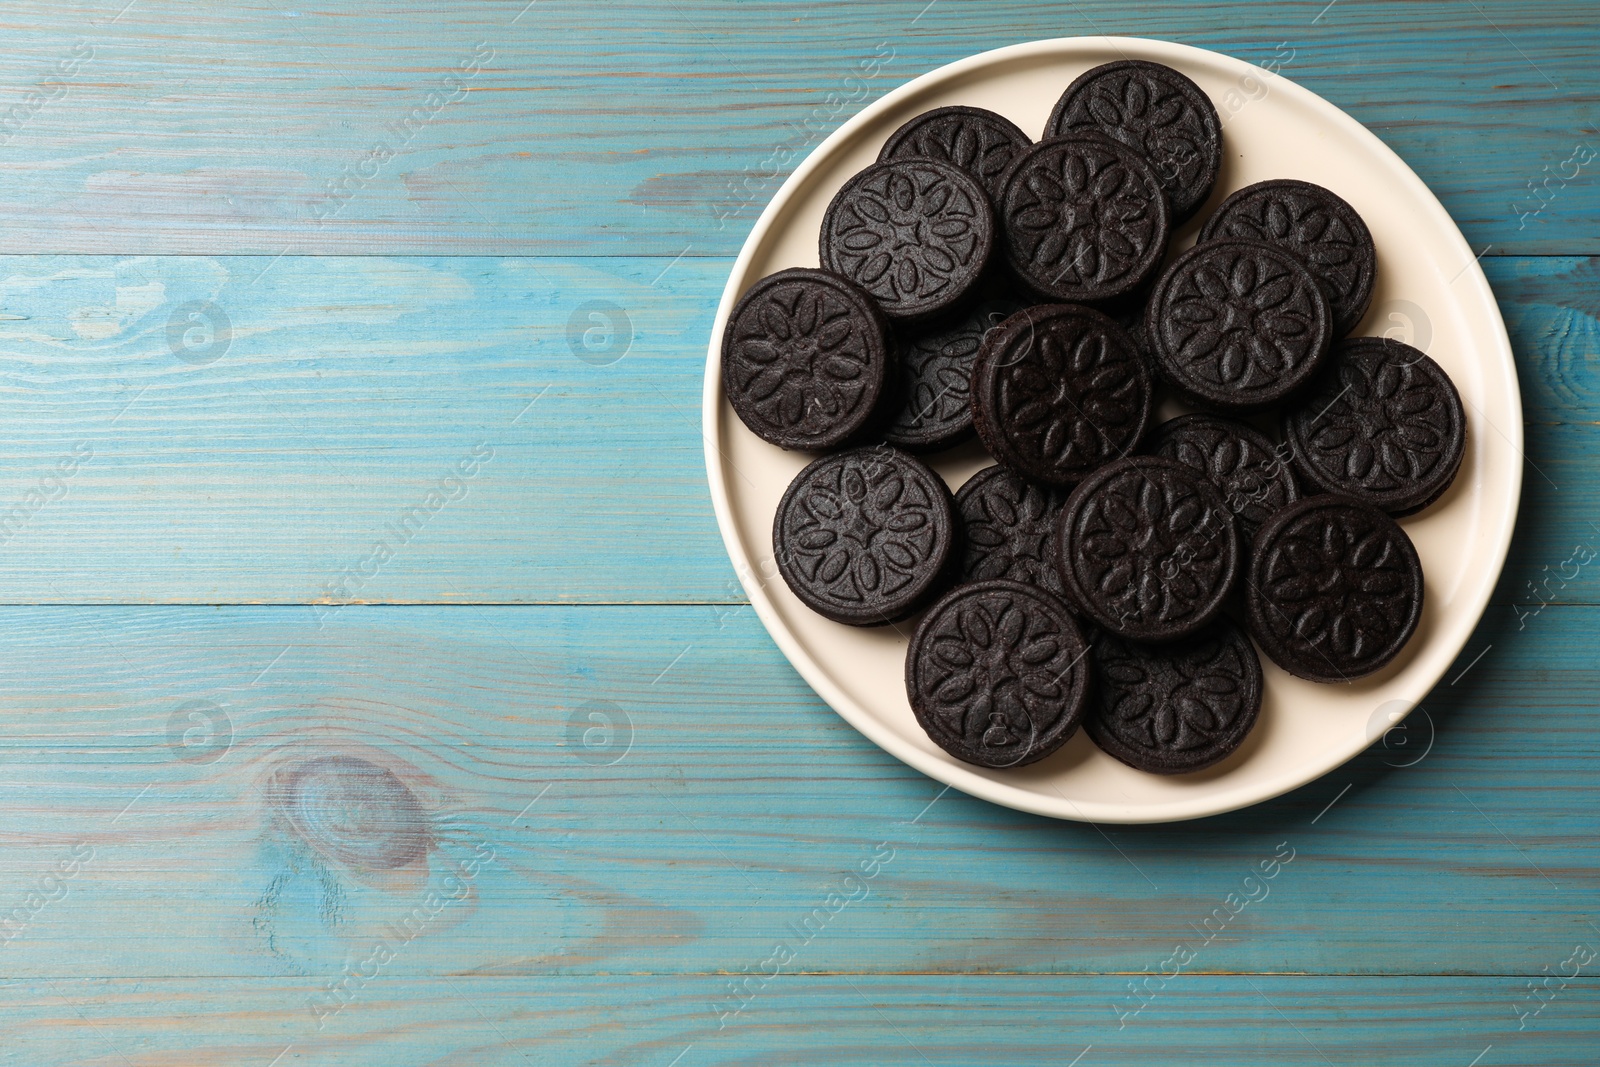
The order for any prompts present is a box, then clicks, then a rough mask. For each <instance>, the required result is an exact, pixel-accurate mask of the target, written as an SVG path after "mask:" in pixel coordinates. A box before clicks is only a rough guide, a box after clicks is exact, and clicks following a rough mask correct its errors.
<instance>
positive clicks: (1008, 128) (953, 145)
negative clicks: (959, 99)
mask: <svg viewBox="0 0 1600 1067" xmlns="http://www.w3.org/2000/svg"><path fill="white" fill-rule="evenodd" d="M1031 144H1033V139H1032V138H1031V137H1029V136H1028V135H1027V134H1025V133H1023V132H1022V131H1021V130H1019V129H1018V128H1017V124H1016V123H1014V122H1012V121H1011V120H1010V119H1008V118H1006V117H1005V116H1004V115H997V114H995V113H994V112H993V111H988V110H985V109H984V108H981V107H960V106H956V107H938V108H934V109H933V110H932V111H925V112H923V113H922V114H920V115H918V116H917V117H916V118H914V119H912V120H911V121H909V122H907V123H906V124H905V125H904V126H901V127H900V128H899V129H898V130H896V131H894V132H893V133H891V134H890V135H889V139H888V140H887V141H885V142H884V145H883V151H881V152H879V153H878V161H879V162H886V161H888V160H894V159H937V160H939V161H941V162H944V163H949V164H951V165H953V166H957V167H960V168H961V169H962V170H964V171H966V172H967V173H968V174H970V175H972V176H973V177H974V178H976V179H978V181H979V182H981V183H982V185H983V188H984V190H985V191H986V192H987V193H988V194H989V196H990V198H991V199H998V198H999V196H1000V189H1001V180H1002V179H1003V178H1004V177H1005V172H1006V170H1007V169H1008V168H1009V167H1010V166H1011V164H1012V162H1013V161H1014V160H1015V159H1016V158H1017V156H1019V155H1021V154H1022V152H1023V151H1024V150H1026V149H1027V148H1028V146H1029V145H1031Z"/></svg>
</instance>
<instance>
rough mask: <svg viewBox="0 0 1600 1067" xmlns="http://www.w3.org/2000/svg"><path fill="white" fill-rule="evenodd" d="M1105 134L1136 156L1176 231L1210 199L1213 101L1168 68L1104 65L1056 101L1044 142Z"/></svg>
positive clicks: (1218, 131) (1218, 134) (1215, 129)
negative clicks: (1150, 174)
mask: <svg viewBox="0 0 1600 1067" xmlns="http://www.w3.org/2000/svg"><path fill="white" fill-rule="evenodd" d="M1085 130H1094V131H1098V132H1100V133H1104V134H1106V135H1108V136H1110V137H1112V138H1114V139H1115V140H1117V141H1119V142H1120V143H1122V144H1124V145H1127V146H1128V147H1129V148H1131V149H1133V150H1134V151H1135V152H1138V153H1140V154H1141V155H1143V156H1144V158H1145V159H1146V160H1147V161H1148V162H1149V163H1150V166H1151V168H1152V169H1153V170H1154V171H1155V172H1156V177H1157V178H1159V179H1160V181H1161V188H1162V190H1163V191H1165V193H1166V195H1167V202H1168V203H1169V204H1170V205H1171V208H1172V225H1173V226H1174V227H1176V226H1179V225H1181V224H1182V223H1183V222H1185V221H1186V220H1187V219H1189V218H1190V217H1191V216H1193V215H1194V213H1195V212H1196V211H1198V210H1199V209H1200V205H1201V204H1204V203H1205V202H1206V198H1207V197H1209V196H1210V195H1211V187H1212V186H1213V185H1215V184H1216V181H1217V172H1218V171H1219V170H1220V169H1221V167H1222V119H1221V118H1220V117H1219V116H1218V115H1217V109H1216V107H1215V105H1213V104H1212V103H1211V98H1210V97H1209V96H1207V95H1206V94H1205V91H1204V90H1203V89H1201V88H1200V87H1199V86H1198V85H1196V84H1195V83H1194V82H1192V81H1190V80H1189V79H1188V78H1187V77H1185V76H1184V75H1183V74H1180V73H1179V72H1178V71H1176V70H1173V69H1172V68H1171V67H1168V66H1165V65H1163V64H1160V63H1149V62H1146V61H1144V60H1139V59H1127V60H1120V61H1118V62H1115V63H1104V64H1101V65H1100V66H1098V67H1095V68H1094V69H1093V70H1089V71H1086V72H1085V73H1083V74H1081V75H1079V76H1078V78H1077V79H1076V80H1075V81H1073V83H1072V84H1071V85H1069V86H1067V91H1066V92H1064V93H1062V94H1061V99H1060V100H1058V101H1057V102H1056V106H1055V109H1054V110H1053V111H1051V113H1050V121H1049V122H1048V123H1046V124H1045V136H1046V137H1061V136H1065V135H1069V134H1077V133H1080V132H1082V131H1085Z"/></svg>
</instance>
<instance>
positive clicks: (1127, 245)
mask: <svg viewBox="0 0 1600 1067" xmlns="http://www.w3.org/2000/svg"><path fill="white" fill-rule="evenodd" d="M995 210H996V213H997V214H998V216H999V220H1000V227H1001V230H1002V231H1003V233H1004V243H1005V252H1006V262H1007V264H1008V265H1009V266H1010V268H1011V270H1012V272H1013V273H1014V274H1015V275H1016V276H1017V277H1018V278H1019V279H1020V280H1021V281H1022V283H1023V284H1024V285H1026V286H1027V287H1028V288H1029V289H1031V290H1033V291H1034V292H1035V293H1037V294H1039V295H1040V296H1041V297H1043V298H1045V299H1047V300H1058V301H1066V302H1070V303H1079V304H1097V303H1098V304H1105V303H1111V302H1115V301H1119V300H1125V299H1127V298H1130V296H1131V294H1133V293H1135V292H1136V291H1137V290H1138V289H1139V288H1140V287H1141V286H1143V285H1144V284H1145V283H1146V282H1148V281H1149V280H1150V279H1151V277H1152V276H1154V274H1155V272H1156V271H1157V270H1158V269H1160V267H1161V260H1162V258H1163V257H1164V256H1165V255H1166V251H1167V237H1168V236H1169V234H1170V232H1171V216H1170V213H1169V210H1168V208H1167V200H1166V195H1165V193H1163V192H1162V189H1161V182H1160V181H1159V180H1158V179H1157V178H1156V174H1155V171H1153V170H1151V169H1150V164H1149V163H1147V162H1145V160H1144V157H1143V156H1141V155H1139V154H1138V153H1137V152H1135V151H1133V149H1131V148H1128V147H1127V146H1126V145H1123V144H1121V143H1119V142H1117V141H1114V140H1112V139H1111V138H1109V137H1104V136H1096V137H1056V138H1052V139H1050V140H1047V141H1040V142H1039V143H1038V144H1036V145H1034V146H1033V147H1032V148H1030V149H1028V150H1027V151H1026V152H1024V153H1022V155H1020V156H1018V157H1017V160H1016V162H1015V163H1014V164H1012V167H1011V172H1010V174H1009V175H1007V177H1006V181H1005V189H1004V190H1003V192H1002V193H1001V196H1000V199H999V200H998V201H997V202H996V204H995Z"/></svg>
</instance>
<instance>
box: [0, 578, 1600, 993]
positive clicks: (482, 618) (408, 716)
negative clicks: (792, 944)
mask: <svg viewBox="0 0 1600 1067" xmlns="http://www.w3.org/2000/svg"><path fill="white" fill-rule="evenodd" d="M1597 612H1600V609H1595V608H1562V607H1555V608H1551V609H1549V611H1548V612H1546V613H1545V614H1544V615H1543V616H1541V618H1540V619H1539V620H1538V622H1539V625H1540V626H1541V627H1542V630H1541V631H1540V632H1539V634H1538V639H1537V640H1534V639H1533V638H1532V637H1528V636H1524V637H1519V636H1518V634H1517V632H1516V630H1515V620H1514V619H1512V618H1511V617H1510V613H1509V612H1505V611H1498V612H1496V613H1494V614H1493V615H1492V616H1491V618H1490V620H1489V621H1487V622H1486V623H1485V624H1484V625H1483V626H1482V627H1480V629H1479V631H1478V633H1477V635H1476V636H1475V637H1474V638H1473V641H1472V642H1471V644H1470V645H1469V649H1468V654H1467V655H1464V656H1463V661H1462V663H1461V664H1460V666H1459V667H1458V669H1457V672H1456V673H1457V674H1458V675H1460V676H1459V677H1456V680H1455V682H1454V683H1453V684H1451V683H1447V684H1445V685H1442V686H1441V687H1440V689H1439V691H1438V692H1437V693H1436V694H1434V696H1433V697H1431V698H1430V699H1429V701H1428V702H1427V704H1426V705H1425V708H1426V709H1427V715H1425V716H1424V715H1422V714H1421V713H1418V715H1417V717H1416V719H1415V720H1414V722H1415V724H1416V726H1417V728H1418V732H1417V733H1414V734H1410V735H1408V736H1409V744H1408V745H1407V746H1402V745H1400V744H1399V743H1398V741H1396V742H1395V743H1394V744H1391V745H1390V746H1389V747H1388V748H1382V747H1380V748H1377V749H1374V750H1371V751H1369V752H1368V753H1367V754H1365V755H1363V756H1362V757H1360V758H1359V759H1358V760H1356V761H1354V762H1353V763H1351V764H1350V765H1348V766H1347V767H1345V768H1342V769H1340V770H1338V771H1336V772H1334V773H1331V774H1329V775H1328V776H1327V777H1326V778H1324V779H1322V780H1321V781H1318V782H1316V783H1313V784H1312V785H1309V786H1307V787H1306V788H1304V789H1302V790H1300V791H1298V792H1296V793H1294V794H1292V795H1290V796H1288V797H1285V798H1282V799H1280V800H1278V801H1275V802H1272V803H1268V804H1264V805H1260V806H1258V807H1255V808H1251V809H1249V810H1247V811H1243V812H1239V813H1235V814H1233V815H1228V816H1222V817H1218V818H1213V819H1209V820H1205V821H1203V822H1199V823H1192V824H1177V825H1172V826H1164V827H1163V826H1152V827H1123V828H1105V829H1103V830H1102V829H1098V828H1095V827H1091V826H1085V825H1076V824H1067V823H1057V822H1053V821H1051V820H1047V819H1042V818H1037V817H1033V816H1028V815H1023V814H1020V813H1017V812H1014V811H1010V810H1007V809H1002V808H998V807H994V806H991V805H989V804H986V803H983V802H981V801H977V800H973V799H971V798H968V797H966V796H964V795H962V794H960V793H957V792H954V791H951V792H949V793H947V794H941V789H940V787H939V786H937V784H936V783H933V782H931V781H930V780H928V779H926V778H924V777H922V776H921V775H919V774H917V773H915V772H913V771H911V770H909V769H908V768H906V767H905V766H903V765H902V764H900V763H898V762H897V761H895V760H894V759H892V758H891V757H889V756H887V755H886V754H884V753H882V752H880V751H879V750H878V749H876V748H875V747H873V746H872V745H871V744H869V743H868V742H866V741H865V740H863V739H862V738H861V737H860V736H859V735H857V734H856V733H855V732H854V731H853V730H852V729H851V728H850V727H849V726H847V725H846V724H845V723H844V722H843V721H842V720H840V719H838V718H837V717H836V716H835V715H834V714H833V713H832V712H831V711H829V710H828V709H827V708H826V707H825V706H823V705H822V704H821V703H820V702H819V701H818V700H817V698H816V697H815V696H814V695H813V694H812V693H811V692H810V691H809V690H808V689H807V687H806V686H805V685H804V683H803V682H801V681H800V680H799V678H798V677H796V676H795V675H794V673H793V672H792V671H791V670H790V669H789V668H788V666H787V665H786V664H785V663H784V662H783V660H782V659H781V658H780V657H779V655H778V654H777V652H776V651H775V650H774V649H773V648H772V646H771V644H770V642H769V640H768V638H767V637H766V635H765V633H764V632H763V631H762V630H761V628H760V626H759V624H758V623H757V621H756V620H755V619H754V617H753V615H752V614H751V613H750V611H749V609H748V608H743V609H737V608H734V609H730V608H727V607H713V606H699V607H573V606H567V607H488V608H482V607H469V606H454V607H433V606H405V607H393V608H348V609H345V610H344V611H342V612H340V613H338V614H337V615H335V616H334V617H332V618H331V619H329V620H327V622H326V625H324V626H323V627H322V628H321V629H320V630H319V629H318V628H317V624H316V620H315V618H314V617H313V616H312V613H311V612H310V611H309V610H308V609H306V608H304V607H298V608H289V607H283V608H268V607H253V608H252V607H235V608H198V607H197V608H175V607H165V608H151V607H142V608H134V607H128V608H72V607H28V608H13V609H6V610H4V611H0V760H3V761H4V764H5V774H4V775H3V776H0V778H3V784H0V847H3V848H4V850H5V854H6V856H7V862H6V864H5V865H4V866H3V867H0V917H4V916H5V915H7V914H10V915H12V916H14V917H16V922H17V923H19V924H20V926H19V927H18V928H17V929H16V930H15V936H12V937H11V938H10V939H9V942H8V943H7V944H6V945H5V961H6V971H5V973H6V974H7V975H10V976H13V977H18V978H37V977H40V976H76V977H93V976H106V975H127V976H132V975H151V976H154V975H189V976H202V975H206V976H217V977H225V976H252V975H253V976H271V975H280V974H311V975H319V974H328V973H333V972H337V971H338V970H339V968H341V967H342V966H344V963H345V961H346V960H348V959H350V958H351V956H352V954H354V953H358V952H360V951H363V950H364V946H366V944H367V943H368V940H369V939H370V938H371V937H372V936H374V934H375V932H381V931H383V930H386V929H388V928H389V926H390V925H391V924H394V923H398V922H402V921H404V920H405V917H406V916H408V915H411V914H412V912H413V910H414V909H416V908H419V907H421V908H423V909H424V911H425V912H427V913H429V914H427V915H425V917H426V918H428V919H429V922H428V924H427V925H428V927H429V930H430V934H429V936H428V937H426V938H418V939H417V940H416V941H415V944H414V945H412V946H411V947H410V948H409V949H408V951H407V952H406V954H405V956H404V958H403V959H400V960H396V961H395V963H394V965H393V973H394V974H397V975H398V974H419V975H441V974H464V973H475V974H504V975H526V974H619V973H639V972H648V973H661V972H667V973H679V972H688V973H701V972H711V971H734V972H737V971H739V970H740V969H741V968H744V967H747V966H748V967H752V968H755V967H757V966H758V965H759V964H760V962H761V961H762V960H763V959H764V958H765V957H766V954H767V953H768V952H769V951H770V950H771V946H772V944H773V942H774V940H775V939H781V938H785V937H795V936H800V935H799V934H796V932H795V931H810V932H812V934H813V936H812V937H810V938H807V944H806V947H805V953H804V961H803V969H805V970H808V971H819V972H834V971H845V972H862V971H866V972H874V973H893V972H900V971H916V972H932V973H941V974H942V973H955V972H1029V973H1032V972H1066V973H1084V972H1088V973H1103V972H1121V971H1128V972H1135V973H1137V972H1141V971H1143V970H1146V969H1149V970H1152V971H1155V970H1158V969H1159V965H1160V963H1161V961H1162V960H1164V959H1165V958H1166V957H1167V956H1168V954H1169V953H1170V952H1171V951H1172V946H1173V944H1174V943H1176V942H1178V941H1185V942H1190V941H1199V940H1200V939H1204V943H1203V948H1201V947H1200V946H1199V945H1197V946H1196V948H1197V959H1195V960H1194V961H1193V964H1192V966H1191V967H1189V968H1188V971H1189V972H1190V973H1202V972H1204V973H1233V972H1245V973H1260V972H1277V973H1283V972H1290V973H1293V972H1314V973H1387V974H1417V973H1439V972H1446V973H1487V974H1520V975H1530V976H1538V975H1542V974H1543V973H1544V972H1543V971H1542V968H1544V967H1545V966H1546V965H1550V966H1551V967H1552V970H1553V969H1554V964H1555V963H1556V962H1557V961H1559V960H1560V959H1562V958H1564V956H1565V954H1566V953H1567V952H1568V951H1570V949H1571V946H1572V944H1575V943H1577V942H1585V943H1588V944H1590V945H1593V946H1595V947H1597V948H1600V930H1595V929H1594V926H1600V915H1597V914H1595V913H1594V911H1593V909H1592V904H1593V900H1594V893H1595V891H1596V890H1597V889H1600V843H1597V842H1600V833H1597V832H1596V831H1597V829H1600V815H1597V814H1596V813H1597V812H1600V772H1597V770H1596V768H1597V767H1600V736H1597V734H1596V732H1595V730H1594V729H1593V719H1594V692H1595V690H1596V686H1597V684H1600V676H1597V670H1600V668H1597V667H1596V664H1595V662H1594V657H1593V655H1592V654H1591V648H1590V646H1591V644H1592V634H1593V632H1594V629H1595V626H1596V624H1597V622H1600V614H1597ZM1485 646H1488V651H1487V652H1486V653H1483V654H1481V655H1480V653H1481V652H1482V650H1483V649H1484V648H1485ZM1468 655H1470V656H1471V657H1472V661H1471V662H1467V656H1468ZM1508 709H1515V712H1514V713H1510V712H1509V711H1508ZM1424 726H1426V727H1427V730H1428V733H1429V736H1424V733H1423V728H1424ZM1419 757H1420V759H1419ZM1412 763H1414V764H1415V765H1413V766H1406V764H1412ZM1275 857H1288V858H1287V861H1286V862H1281V863H1279V862H1274V860H1275ZM462 864H468V865H469V867H471V868H472V869H471V873H470V875H468V876H466V877H463V876H462V874H461V873H460V872H461V871H462V867H461V865H462ZM1263 864H1265V865H1266V868H1267V869H1270V870H1271V873H1272V875H1273V877H1272V878H1270V879H1267V880H1265V881H1263V880H1262V878H1261V873H1262V870H1263V867H1262V865H1263ZM66 868H73V869H72V870H71V871H70V873H69V874H67V875H65V876H63V875H62V874H61V873H60V872H61V871H63V870H65V869H66ZM47 878H52V879H54V880H53V881H51V882H48V883H47V882H46V881H45V880H46V879H47ZM1247 879H1253V880H1247ZM1263 887H1264V888H1263ZM430 893H435V894H442V895H443V896H442V897H441V898H440V899H444V898H448V897H457V898H459V900H458V901H452V902H450V903H437V902H435V903H433V904H430V898H429V894H430ZM41 894H42V896H41ZM834 894H842V896H836V895H834ZM1230 894H1231V895H1232V896H1231V897H1230ZM850 897H854V898H855V899H853V900H850V899H848V898H850ZM1246 898H1254V900H1253V902H1250V903H1245V902H1244V901H1245V900H1246ZM18 909H20V910H18ZM818 909H822V910H821V911H819V910H818ZM1591 924H1593V925H1591Z"/></svg>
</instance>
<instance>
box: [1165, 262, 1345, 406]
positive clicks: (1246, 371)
mask: <svg viewBox="0 0 1600 1067" xmlns="http://www.w3.org/2000/svg"><path fill="white" fill-rule="evenodd" d="M1146 325H1147V334H1146V337H1147V340H1148V342H1149V345H1150V350H1151V352H1152V353H1153V354H1154V355H1155V359H1156V369H1157V371H1158V372H1159V373H1160V374H1161V376H1162V377H1163V378H1164V379H1166V380H1167V381H1168V382H1169V383H1171V385H1172V386H1173V387H1174V388H1176V389H1177V390H1179V391H1180V392H1182V393H1183V394H1185V395H1187V396H1189V397H1192V398H1194V400H1196V401H1197V402H1198V403H1201V404H1205V405H1207V406H1208V407H1213V408H1217V409H1219V410H1222V411H1228V412H1235V413H1242V412H1247V411H1259V410H1261V409H1262V408H1266V407H1270V406H1271V405H1273V404H1275V403H1277V402H1278V401H1280V400H1282V399H1283V398H1284V397H1286V396H1289V395H1290V394H1291V393H1293V392H1294V391H1295V390H1297V389H1299V388H1300V387H1301V386H1302V385H1304V384H1305V383H1306V382H1307V381H1308V380H1310V378H1311V376H1312V375H1314V374H1315V373H1316V372H1317V369H1318V368H1319V367H1320V366H1321V365H1322V362H1323V360H1324V358H1325V357H1326V356H1327V354H1328V345H1329V342H1331V341H1332V339H1333V320H1332V318H1331V316H1330V315H1329V312H1328V302H1327V300H1326V299H1325V298H1324V297H1323V295H1322V290H1321V288H1320V287H1319V286H1318V284H1317V280H1316V278H1314V277H1312V275H1311V272H1310V271H1308V270H1307V269H1306V268H1305V266H1304V265H1303V264H1301V263H1300V261H1299V260H1298V259H1296V258H1295V257H1294V256H1293V255H1292V254H1290V253H1288V252H1285V251H1284V250H1283V249H1281V248H1278V247H1275V246H1273V245H1269V244H1264V243H1262V242H1259V241H1212V242H1210V243H1207V244H1202V245H1196V246H1195V247H1193V248H1191V249H1189V251H1187V252H1185V253H1184V254H1183V255H1181V256H1179V257H1178V258H1177V260H1176V261H1174V262H1173V264H1172V266H1170V267H1168V268H1167V269H1166V270H1165V271H1163V272H1162V275H1161V280H1160V281H1158V282H1157V283H1156V288H1155V291H1154V292H1153V293H1152V294H1151V296H1150V305H1149V308H1148V310H1147V313H1146Z"/></svg>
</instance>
